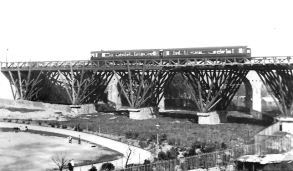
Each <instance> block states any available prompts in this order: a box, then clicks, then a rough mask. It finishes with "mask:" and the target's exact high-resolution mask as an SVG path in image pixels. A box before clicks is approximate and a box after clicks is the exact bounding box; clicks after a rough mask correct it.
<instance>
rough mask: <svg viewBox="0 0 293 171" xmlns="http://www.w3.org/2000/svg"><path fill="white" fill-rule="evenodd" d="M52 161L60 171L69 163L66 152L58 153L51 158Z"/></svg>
mask: <svg viewBox="0 0 293 171" xmlns="http://www.w3.org/2000/svg"><path fill="white" fill-rule="evenodd" d="M51 159H52V161H53V162H54V163H55V164H56V165H57V167H58V169H59V171H62V170H63V169H64V167H65V166H66V164H67V163H68V162H69V159H67V153H66V152H58V153H55V154H54V155H53V156H52V157H51Z"/></svg>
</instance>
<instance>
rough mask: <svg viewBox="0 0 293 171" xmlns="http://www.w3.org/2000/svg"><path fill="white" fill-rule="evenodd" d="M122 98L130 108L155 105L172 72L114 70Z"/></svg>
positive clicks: (171, 76) (161, 95)
mask: <svg viewBox="0 0 293 171" xmlns="http://www.w3.org/2000/svg"><path fill="white" fill-rule="evenodd" d="M113 72H114V75H115V76H116V78H117V80H118V84H119V88H120V92H121V94H122V95H121V97H122V100H124V101H126V102H127V105H128V106H129V107H132V108H139V107H149V106H152V107H154V106H157V105H158V104H159V102H160V100H161V99H162V97H163V93H164V88H165V86H166V85H167V84H168V83H169V82H170V80H171V79H172V78H173V76H174V74H175V73H174V72H170V71H162V70H149V69H147V68H146V67H143V69H142V70H130V67H129V68H128V71H115V70H113Z"/></svg>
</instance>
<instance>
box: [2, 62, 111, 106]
mask: <svg viewBox="0 0 293 171" xmlns="http://www.w3.org/2000/svg"><path fill="white" fill-rule="evenodd" d="M4 74H5V76H6V77H7V78H8V79H9V81H10V85H11V90H12V93H13V97H14V99H23V100H32V101H38V100H41V101H42V100H44V101H50V100H51V101H55V102H57V103H58V102H59V103H69V104H84V103H95V102H97V101H98V100H99V98H100V97H101V95H102V94H103V93H104V91H105V89H106V87H107V85H108V83H109V81H110V80H111V78H112V76H113V73H112V72H103V71H93V70H90V71H88V70H85V69H79V70H73V69H72V68H71V70H70V71H62V70H57V71H32V70H28V71H20V70H18V71H7V72H4ZM64 92H66V93H65V94H66V95H65V96H66V97H63V99H64V100H63V101H62V100H60V99H58V98H62V94H64ZM44 94H45V95H44ZM48 94H52V95H51V97H50V98H51V99H48V96H49V95H48ZM54 95H55V96H59V97H56V98H55V99H52V96H54ZM44 96H45V97H44Z"/></svg>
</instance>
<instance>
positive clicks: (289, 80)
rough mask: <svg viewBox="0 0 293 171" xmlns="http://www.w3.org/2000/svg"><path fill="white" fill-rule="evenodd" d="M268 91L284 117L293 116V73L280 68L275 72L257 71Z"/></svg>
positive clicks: (290, 70)
mask: <svg viewBox="0 0 293 171" xmlns="http://www.w3.org/2000/svg"><path fill="white" fill-rule="evenodd" d="M256 72H257V73H258V75H259V77H260V78H261V80H262V82H263V83H264V84H265V86H266V88H267V90H269V92H270V93H271V94H272V95H273V97H274V100H275V102H276V104H277V105H278V107H279V109H280V111H281V112H282V114H283V115H292V114H291V111H292V109H293V72H292V69H288V68H286V67H280V68H279V69H275V70H256Z"/></svg>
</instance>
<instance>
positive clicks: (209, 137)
mask: <svg viewBox="0 0 293 171" xmlns="http://www.w3.org/2000/svg"><path fill="white" fill-rule="evenodd" d="M47 123H48V125H51V126H55V127H58V128H59V127H60V125H62V127H63V128H65V127H68V128H73V129H74V130H77V131H83V130H88V131H92V132H101V133H106V134H112V135H115V136H121V137H126V138H127V139H136V140H139V141H141V142H142V143H140V144H141V145H142V146H146V144H149V143H156V136H157V135H158V136H159V142H160V143H161V142H163V141H166V142H168V143H169V144H170V145H176V146H180V147H191V146H192V144H193V143H194V142H196V141H197V142H217V143H219V144H221V143H226V145H227V146H228V147H231V146H235V145H237V144H238V143H245V142H249V141H250V140H251V139H252V138H253V136H254V135H255V134H256V133H257V132H259V131H260V130H262V129H263V128H264V126H260V125H251V124H241V123H225V124H219V125H198V124H194V123H193V122H191V121H190V120H189V119H186V118H185V119H184V118H181V119H179V118H178V119H174V118H170V117H158V118H156V119H150V120H131V119H129V118H128V117H126V116H122V115H111V114H102V113H101V114H92V115H90V116H87V117H86V118H85V117H79V118H74V119H70V120H68V121H63V122H56V121H48V122H47ZM157 124H158V125H160V126H159V129H157V128H156V125H157ZM178 132H180V134H178Z"/></svg>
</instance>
